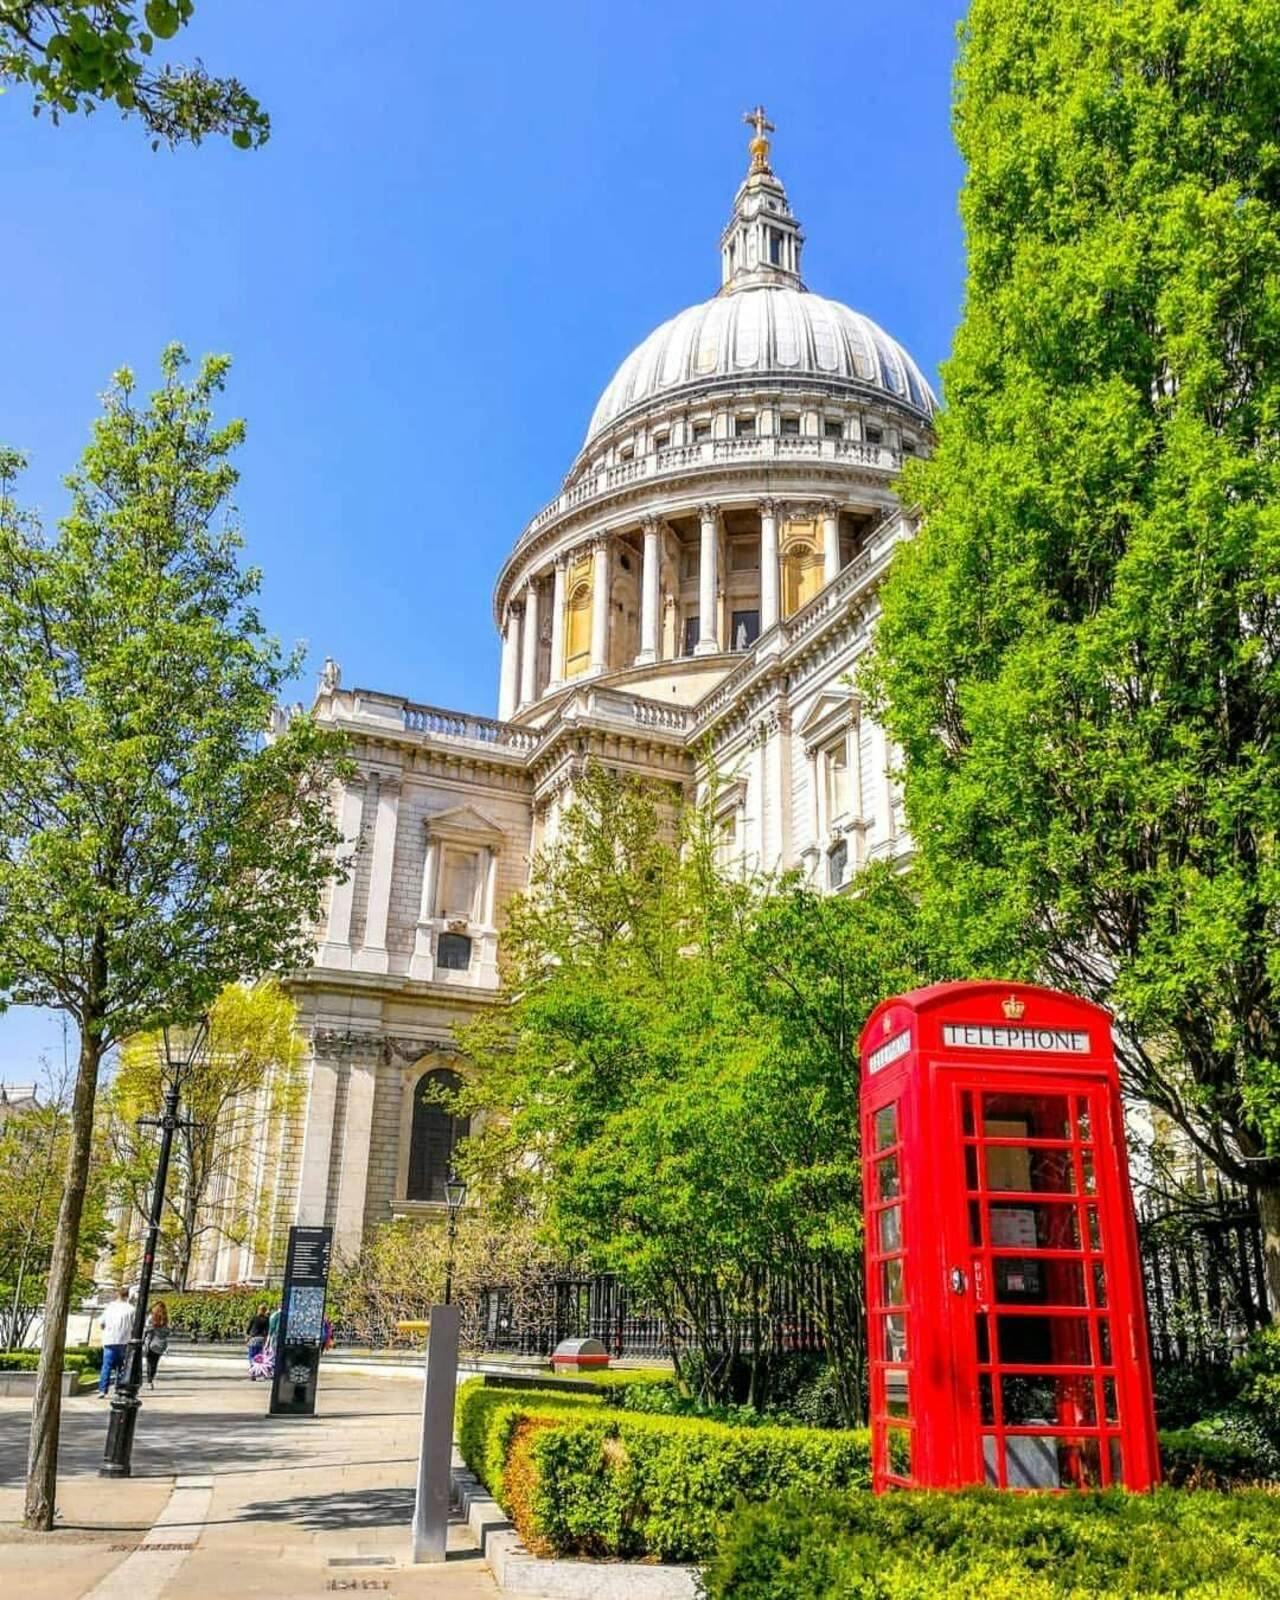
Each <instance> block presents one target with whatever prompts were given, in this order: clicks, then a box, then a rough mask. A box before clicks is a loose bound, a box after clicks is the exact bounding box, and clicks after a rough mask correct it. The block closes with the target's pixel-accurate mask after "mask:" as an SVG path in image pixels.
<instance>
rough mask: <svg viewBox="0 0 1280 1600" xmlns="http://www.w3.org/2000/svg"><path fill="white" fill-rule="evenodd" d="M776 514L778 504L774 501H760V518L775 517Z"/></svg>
mask: <svg viewBox="0 0 1280 1600" xmlns="http://www.w3.org/2000/svg"><path fill="white" fill-rule="evenodd" d="M777 514H778V502H777V501H776V500H762V501H761V502H760V515H761V516H762V517H775V516H777Z"/></svg>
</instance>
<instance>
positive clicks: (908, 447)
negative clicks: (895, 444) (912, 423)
mask: <svg viewBox="0 0 1280 1600" xmlns="http://www.w3.org/2000/svg"><path fill="white" fill-rule="evenodd" d="M902 450H903V454H904V455H909V456H913V455H915V453H916V442H915V440H914V439H904V440H903V441H902Z"/></svg>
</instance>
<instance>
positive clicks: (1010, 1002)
mask: <svg viewBox="0 0 1280 1600" xmlns="http://www.w3.org/2000/svg"><path fill="white" fill-rule="evenodd" d="M1000 1009H1001V1011H1003V1012H1004V1014H1005V1016H1006V1017H1008V1019H1009V1021H1010V1022H1017V1021H1018V1020H1019V1019H1020V1018H1021V1016H1022V1013H1023V1012H1024V1011H1025V1010H1026V1009H1027V1008H1026V1004H1025V1003H1024V1002H1023V1001H1021V1000H1019V999H1018V997H1017V995H1016V994H1011V995H1010V996H1009V998H1008V999H1007V1000H1005V1001H1004V1002H1003V1003H1002V1004H1001V1007H1000Z"/></svg>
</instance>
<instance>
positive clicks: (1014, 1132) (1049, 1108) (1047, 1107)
mask: <svg viewBox="0 0 1280 1600" xmlns="http://www.w3.org/2000/svg"><path fill="white" fill-rule="evenodd" d="M982 1131H983V1133H984V1134H985V1135H986V1137H987V1138H988V1139H1069V1138H1070V1137H1071V1117H1070V1114H1069V1112H1068V1109H1067V1097H1066V1095H1064V1094H985V1095H983V1097H982Z"/></svg>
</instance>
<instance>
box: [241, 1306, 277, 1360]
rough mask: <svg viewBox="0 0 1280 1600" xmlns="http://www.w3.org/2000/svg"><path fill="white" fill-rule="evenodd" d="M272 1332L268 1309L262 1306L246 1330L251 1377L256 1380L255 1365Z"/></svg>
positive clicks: (252, 1317) (251, 1318) (250, 1320)
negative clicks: (268, 1335)
mask: <svg viewBox="0 0 1280 1600" xmlns="http://www.w3.org/2000/svg"><path fill="white" fill-rule="evenodd" d="M270 1331H271V1318H270V1317H269V1316H268V1315H267V1308H266V1306H265V1305H261V1306H259V1307H258V1309H257V1310H256V1311H255V1312H254V1314H253V1315H252V1316H251V1317H250V1318H249V1326H248V1327H247V1328H246V1329H245V1344H246V1346H247V1347H248V1351H249V1376H250V1378H256V1377H257V1373H256V1372H255V1371H254V1370H253V1363H254V1362H255V1361H256V1360H257V1358H258V1357H259V1356H260V1355H261V1354H262V1349H263V1346H264V1345H265V1344H266V1342H267V1334H268V1333H269V1332H270Z"/></svg>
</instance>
